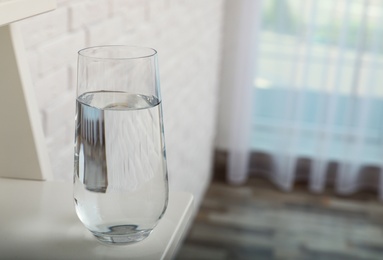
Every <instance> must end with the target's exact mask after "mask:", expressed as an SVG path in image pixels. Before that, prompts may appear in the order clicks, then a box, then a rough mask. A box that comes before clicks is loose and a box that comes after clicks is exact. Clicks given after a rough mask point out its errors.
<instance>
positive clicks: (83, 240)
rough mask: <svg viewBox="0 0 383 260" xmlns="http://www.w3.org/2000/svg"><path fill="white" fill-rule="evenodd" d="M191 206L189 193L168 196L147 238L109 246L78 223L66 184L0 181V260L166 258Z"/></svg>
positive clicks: (70, 187) (178, 239)
mask: <svg viewBox="0 0 383 260" xmlns="http://www.w3.org/2000/svg"><path fill="white" fill-rule="evenodd" d="M192 204H193V197H192V195H191V194H189V193H185V192H170V196H169V205H168V208H167V211H166V213H165V215H164V217H163V218H162V219H161V220H160V222H159V224H158V225H157V227H156V228H155V229H154V230H153V232H152V233H151V234H150V236H149V237H148V238H147V239H145V240H143V241H141V242H138V243H135V244H131V245H124V246H112V245H105V244H102V243H101V242H99V241H98V240H97V239H96V238H94V237H93V235H92V234H91V233H90V232H89V231H88V230H87V229H86V228H85V227H84V226H83V225H82V223H81V222H80V221H79V219H78V218H77V215H76V213H75V209H74V204H73V197H72V185H71V184H70V183H64V182H42V181H26V180H15V179H5V178H0V234H1V235H0V259H145V260H146V259H171V258H172V257H173V255H174V253H175V251H176V248H177V246H178V245H179V243H180V241H181V238H182V236H183V235H184V233H185V231H186V229H187V226H188V224H189V221H190V218H191V215H192V208H193V205H192Z"/></svg>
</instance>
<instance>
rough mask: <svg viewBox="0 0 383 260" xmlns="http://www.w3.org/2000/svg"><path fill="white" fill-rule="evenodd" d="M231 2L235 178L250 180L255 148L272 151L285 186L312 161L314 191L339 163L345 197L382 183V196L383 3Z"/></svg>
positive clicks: (275, 174) (382, 187)
mask: <svg viewBox="0 0 383 260" xmlns="http://www.w3.org/2000/svg"><path fill="white" fill-rule="evenodd" d="M228 2H235V3H228V7H229V8H228V9H231V10H230V11H229V17H228V19H226V20H227V21H228V23H230V25H229V26H231V27H232V28H231V29H230V30H226V32H229V33H230V34H231V38H235V41H234V42H235V44H231V45H230V47H232V49H231V50H230V52H231V53H235V55H233V57H234V58H233V59H232V60H230V63H231V66H232V70H231V72H230V73H231V74H232V76H231V82H230V84H232V85H233V89H234V90H233V91H232V92H231V93H232V94H231V98H230V100H231V103H230V104H229V105H230V107H231V110H232V112H231V115H230V117H229V119H228V120H229V121H230V126H229V135H228V136H229V142H228V150H229V171H228V181H229V182H231V183H236V184H239V183H243V182H244V181H246V179H247V177H248V174H249V172H250V169H249V154H250V152H251V151H255V152H260V153H264V154H267V155H268V156H270V158H271V161H272V168H271V171H270V172H269V173H268V174H267V176H268V177H269V178H270V179H271V180H272V181H273V182H274V183H276V184H277V185H278V186H279V187H280V188H282V189H284V190H291V189H292V188H293V184H294V181H295V180H296V176H297V175H296V173H297V171H296V169H297V162H298V160H299V159H309V160H310V162H311V163H310V168H309V171H308V176H309V186H310V189H311V190H312V191H315V192H321V191H322V190H323V189H324V187H325V184H326V181H327V179H328V172H329V165H330V164H331V163H335V164H336V166H337V167H336V174H335V176H336V177H335V188H336V190H337V191H338V192H339V193H342V194H348V193H351V192H354V191H356V190H358V189H359V188H361V187H365V186H374V187H376V188H378V190H379V192H380V197H381V198H382V199H383V181H382V179H383V178H381V177H380V176H381V174H382V168H383V76H382V74H383V48H382V47H383V34H382V32H383V30H382V29H383V1H373V0H339V1H331V0H322V1H319V0H263V1H254V0H241V1H228ZM230 5H232V6H231V7H230ZM233 10H234V11H233ZM226 26H228V25H226ZM226 38H227V36H226ZM225 51H226V52H227V51H228V48H226V49H225ZM224 62H225V63H226V64H225V65H224V66H226V67H227V66H228V64H227V63H228V60H227V59H226V60H224ZM226 77H227V76H226ZM366 167H370V168H374V169H375V172H377V175H376V176H375V178H370V177H371V175H369V174H366V171H365V170H364V169H365V168H366Z"/></svg>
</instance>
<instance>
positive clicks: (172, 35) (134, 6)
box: [20, 0, 224, 201]
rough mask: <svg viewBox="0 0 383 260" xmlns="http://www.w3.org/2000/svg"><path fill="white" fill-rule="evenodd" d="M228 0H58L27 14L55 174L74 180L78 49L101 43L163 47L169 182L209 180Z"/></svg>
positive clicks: (193, 187)
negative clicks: (35, 13)
mask: <svg viewBox="0 0 383 260" xmlns="http://www.w3.org/2000/svg"><path fill="white" fill-rule="evenodd" d="M223 2H224V0H209V1H206V0H193V1H187V0H58V1H57V3H58V8H57V9H56V10H55V11H53V12H50V13H46V14H43V15H40V16H36V17H32V18H29V19H26V20H24V21H21V22H20V23H21V24H22V27H21V28H22V34H23V36H24V39H25V45H26V47H27V52H28V58H29V62H30V67H31V74H32V79H33V80H34V85H35V90H36V95H37V99H38V103H39V106H40V112H41V115H42V123H43V128H44V133H45V136H46V140H47V145H48V151H49V155H50V159H51V163H52V167H53V173H54V176H55V178H57V179H61V180H67V181H71V180H72V172H73V137H74V108H75V106H74V105H75V88H76V86H75V84H76V60H77V51H78V50H79V49H81V48H84V47H88V46H94V45H101V44H127V45H141V46H148V47H153V48H155V49H157V50H158V53H159V65H160V76H161V86H162V98H163V108H164V121H165V137H166V146H167V155H168V166H169V178H170V188H171V189H173V190H187V191H191V192H192V193H194V195H195V196H196V198H197V201H199V200H200V197H201V195H202V194H203V191H204V189H205V187H206V185H207V183H208V181H209V177H210V165H211V156H212V151H213V143H214V142H213V141H214V140H213V139H214V136H215V121H216V119H215V118H216V103H217V91H218V76H219V75H218V73H219V68H220V53H221V27H222V18H223V12H224V3H223Z"/></svg>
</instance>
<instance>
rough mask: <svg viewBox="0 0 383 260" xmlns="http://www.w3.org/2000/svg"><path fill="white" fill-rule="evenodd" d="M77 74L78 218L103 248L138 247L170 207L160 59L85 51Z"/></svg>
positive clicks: (123, 49)
mask: <svg viewBox="0 0 383 260" xmlns="http://www.w3.org/2000/svg"><path fill="white" fill-rule="evenodd" d="M77 74H78V75H77V76H78V83H77V102H76V103H77V104H76V125H75V127H76V129H75V166H74V202H75V207H76V212H77V215H78V217H79V219H80V220H81V221H82V223H83V224H84V225H85V227H86V228H88V229H89V230H90V231H91V232H92V233H93V234H94V236H95V237H97V238H98V239H99V240H100V241H102V242H106V243H111V244H129V243H134V242H138V241H140V240H143V239H145V238H146V237H147V236H148V235H149V234H150V233H151V231H152V230H153V228H154V227H155V226H156V225H157V223H158V221H159V220H160V219H161V217H162V216H163V214H164V212H165V210H166V207H167V203H168V175H167V165H166V151H165V142H164V130H163V120H162V109H161V95H160V85H159V75H158V65H157V52H156V51H155V50H154V49H150V48H142V47H130V46H99V47H91V48H86V49H83V50H81V51H79V55H78V71H77Z"/></svg>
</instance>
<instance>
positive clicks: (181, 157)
mask: <svg viewBox="0 0 383 260" xmlns="http://www.w3.org/2000/svg"><path fill="white" fill-rule="evenodd" d="M57 4H58V7H57V9H56V10H55V11H53V12H50V13H46V14H43V15H40V16H36V17H32V18H28V19H26V20H23V21H20V22H19V24H20V27H21V30H22V35H23V37H24V43H25V46H26V48H27V53H28V61H29V64H30V69H31V76H32V79H33V82H34V86H35V93H36V98H37V101H38V104H39V109H40V114H41V121H42V124H43V128H44V134H45V139H46V143H47V147H48V150H49V155H50V161H51V165H52V171H53V175H54V177H55V179H56V180H62V181H68V182H71V181H72V172H73V137H74V113H75V111H74V109H75V89H76V60H77V51H78V50H80V49H82V48H84V47H88V46H94V45H105V44H126V45H140V46H149V47H152V48H155V49H157V50H158V53H159V69H160V80H161V88H162V99H163V110H164V124H165V138H166V146H167V158H168V168H169V182H170V189H172V190H182V191H188V192H191V193H192V194H193V195H194V196H195V218H194V222H193V223H192V224H191V227H190V230H189V233H188V234H187V236H186V239H185V241H184V244H183V246H182V247H181V249H180V251H179V254H178V256H177V259H383V209H382V207H381V200H382V199H383V179H382V177H381V176H382V169H383V102H382V101H383V100H382V98H383V86H382V84H383V73H381V71H382V69H383V28H382V27H383V26H382V25H383V1H381V0H338V1H333V0H321V1H319V0H238V1H234V0H226V1H225V0H209V1H204V0H193V1H187V0H57Z"/></svg>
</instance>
